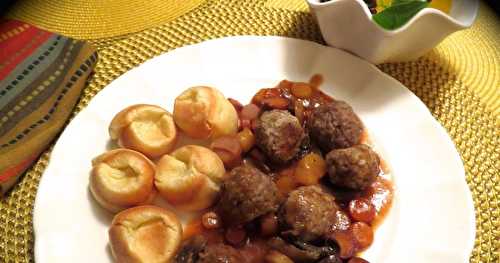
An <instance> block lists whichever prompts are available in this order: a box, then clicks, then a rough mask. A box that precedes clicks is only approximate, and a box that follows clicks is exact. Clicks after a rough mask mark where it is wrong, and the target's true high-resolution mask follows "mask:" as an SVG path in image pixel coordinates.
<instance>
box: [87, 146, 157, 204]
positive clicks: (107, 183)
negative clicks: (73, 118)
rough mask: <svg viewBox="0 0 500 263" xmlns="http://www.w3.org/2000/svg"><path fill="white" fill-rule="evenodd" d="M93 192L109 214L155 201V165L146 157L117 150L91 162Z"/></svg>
mask: <svg viewBox="0 0 500 263" xmlns="http://www.w3.org/2000/svg"><path fill="white" fill-rule="evenodd" d="M92 166H93V167H92V171H91V173H90V191H91V192H92V195H93V196H94V198H95V199H96V201H97V202H98V203H99V204H100V205H101V206H102V207H104V208H105V209H106V210H108V211H110V212H113V213H116V212H119V211H121V210H123V209H126V208H129V207H131V206H136V205H143V204H147V203H150V202H151V201H152V200H153V199H154V194H155V191H154V186H153V180H154V174H155V165H154V164H153V163H152V162H151V161H150V160H149V159H148V158H147V157H146V156H144V155H143V154H141V153H139V152H136V151H132V150H127V149H116V150H112V151H109V152H106V153H104V154H101V155H99V156H98V157H96V158H95V159H94V160H92Z"/></svg>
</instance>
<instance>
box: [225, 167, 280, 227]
mask: <svg viewBox="0 0 500 263" xmlns="http://www.w3.org/2000/svg"><path fill="white" fill-rule="evenodd" d="M279 202H280V201H279V196H278V188H277V187H276V185H275V184H274V182H273V181H272V180H271V178H270V177H269V176H267V175H265V174H264V173H262V172H261V171H260V170H258V169H257V168H255V167H252V166H250V165H242V166H238V167H236V168H234V169H233V170H231V172H230V175H229V178H228V179H227V180H226V181H225V182H224V183H223V185H222V192H221V197H220V200H219V203H218V204H217V207H216V210H217V213H218V214H219V215H220V217H221V219H222V221H223V222H224V223H225V224H226V225H238V224H243V223H246V222H249V221H251V220H253V219H255V218H257V217H259V216H261V215H264V214H267V213H269V212H275V211H277V210H278V206H279Z"/></svg>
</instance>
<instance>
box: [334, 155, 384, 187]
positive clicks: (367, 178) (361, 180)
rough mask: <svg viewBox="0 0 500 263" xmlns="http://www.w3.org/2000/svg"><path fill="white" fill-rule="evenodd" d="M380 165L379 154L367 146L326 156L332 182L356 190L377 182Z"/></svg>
mask: <svg viewBox="0 0 500 263" xmlns="http://www.w3.org/2000/svg"><path fill="white" fill-rule="evenodd" d="M379 164H380V159H379V157H378V155H377V153H375V152H374V151H373V150H372V149H371V148H370V147H369V146H367V145H356V146H354V147H351V148H347V149H338V150H333V151H331V152H330V153H328V154H327V155H326V165H327V169H328V175H329V177H330V181H331V182H332V183H333V184H334V185H338V186H342V187H346V188H350V189H354V190H362V189H364V188H366V187H368V186H370V185H371V184H372V183H373V181H375V179H376V177H377V175H378V174H379V172H380V166H379Z"/></svg>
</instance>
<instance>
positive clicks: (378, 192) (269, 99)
mask: <svg viewBox="0 0 500 263" xmlns="http://www.w3.org/2000/svg"><path fill="white" fill-rule="evenodd" d="M322 82H323V78H322V76H321V75H314V76H313V77H311V79H310V80H309V83H301V82H290V81H287V80H283V81H281V82H280V83H279V84H278V85H277V86H276V87H274V88H267V89H261V90H259V91H258V92H257V93H256V94H255V95H254V97H253V98H252V100H251V103H253V104H255V105H257V106H258V107H259V108H260V109H263V110H268V109H282V110H289V111H290V112H292V113H293V114H294V115H295V116H296V117H297V118H298V119H299V121H300V122H301V124H303V125H305V122H306V121H307V117H308V115H309V114H310V112H311V110H312V109H313V108H314V107H318V106H319V105H321V104H323V103H328V102H332V101H334V98H332V97H330V96H328V95H326V94H325V93H323V92H322V91H321V90H319V86H320V85H321V84H322ZM231 103H232V104H233V105H235V108H240V109H243V108H244V107H246V106H242V105H241V104H240V103H239V102H237V101H235V100H234V101H231ZM247 106H248V105H247ZM249 109H250V108H249ZM242 115H243V116H246V115H252V114H241V112H240V123H251V121H249V120H247V121H246V122H245V120H244V119H241V118H242V117H241V116H242ZM240 128H241V129H243V127H240ZM360 142H361V143H364V144H369V145H370V144H371V140H370V138H369V134H368V132H367V131H366V130H365V131H364V132H363V134H362V136H361V139H360ZM315 151H316V152H319V150H318V149H306V150H305V153H304V154H307V153H311V152H315ZM304 154H301V156H300V157H302V156H303V155H304ZM243 162H244V163H245V162H251V163H252V164H253V165H255V166H256V167H258V168H259V169H261V170H262V171H264V172H266V173H268V174H269V175H270V176H271V177H272V178H273V180H274V182H275V183H276V185H277V187H278V190H279V192H280V194H281V195H282V197H283V198H285V197H286V196H287V194H288V193H289V192H291V191H293V190H294V189H296V188H298V187H300V186H302V185H301V183H300V182H304V180H297V177H296V175H295V171H296V170H297V165H298V163H299V161H294V162H292V163H289V164H288V165H287V166H284V167H283V166H273V165H272V164H269V163H267V162H266V161H265V156H264V155H263V154H262V153H260V152H259V151H258V150H257V149H255V148H254V149H253V150H250V151H249V152H248V153H247V154H246V156H244V160H243ZM380 170H381V174H380V175H379V176H378V177H377V179H376V180H375V181H374V182H373V183H372V184H371V185H370V186H369V187H367V188H366V189H364V190H363V191H352V190H346V189H341V188H337V187H334V186H332V185H330V183H329V182H328V179H327V177H328V175H327V174H326V170H325V172H324V175H323V178H322V179H321V180H320V181H319V182H321V183H322V184H323V185H325V186H326V188H328V189H329V190H330V191H331V192H332V194H333V195H334V197H335V199H336V202H337V204H338V206H339V208H340V211H341V212H339V214H338V216H337V219H338V220H337V221H338V222H337V223H336V224H337V225H336V226H332V236H335V233H334V232H335V231H339V233H340V232H341V233H340V234H341V235H340V236H345V235H346V232H345V231H347V230H348V229H351V228H355V229H362V230H363V231H358V232H359V233H363V232H366V227H368V229H370V228H371V231H369V234H370V235H372V236H371V238H372V237H373V231H374V230H375V228H376V226H378V225H379V224H380V223H381V222H382V221H383V219H384V217H385V216H386V215H387V213H388V211H389V210H390V207H391V205H392V199H393V193H394V189H393V185H392V182H391V181H390V180H389V179H388V178H387V176H386V175H388V174H389V173H390V171H389V167H388V165H387V163H386V162H385V161H384V160H383V159H382V158H381V161H380ZM320 178H321V177H320ZM306 182H307V181H306ZM353 200H354V201H356V202H358V201H359V202H358V207H359V208H358V207H357V206H354V209H361V208H362V209H365V210H366V211H352V209H353V208H350V206H349V205H350V203H351V202H353ZM363 202H365V203H368V205H365V206H359V204H364V203H363ZM351 207H352V205H351ZM350 209H351V210H350ZM370 209H373V210H374V211H371V210H370ZM353 212H359V213H358V214H357V215H356V216H352V215H353V214H352V213H353ZM371 213H374V216H370V217H369V218H368V219H366V218H367V217H366V215H370V214H371ZM372 215H373V214H372ZM354 218H357V219H363V220H361V221H360V223H357V222H358V221H359V220H358V221H356V220H355V219H354ZM354 225H356V226H355V227H354ZM350 226H352V227H350ZM358 226H362V227H361V228H359V227H358ZM356 227H358V228H356ZM363 227H364V228H363ZM231 231H233V232H231ZM242 231H247V232H244V233H243V235H244V240H243V241H242V242H239V241H238V242H237V244H234V242H235V241H231V240H235V239H238V238H240V236H241V235H242V233H240V232H237V231H236V232H234V230H231V229H224V228H218V229H206V228H204V227H203V223H202V220H201V219H195V220H193V221H191V222H189V223H188V224H187V225H186V226H185V228H184V240H185V239H188V238H190V237H192V236H194V235H196V234H202V235H204V236H205V237H206V238H207V239H208V242H209V243H217V242H225V243H229V244H231V245H233V246H235V247H237V248H238V249H239V250H240V252H241V253H242V254H243V255H244V258H245V259H246V260H245V262H249V263H253V262H263V260H264V256H265V255H266V253H267V251H268V250H269V247H268V246H267V245H266V242H265V239H264V237H261V236H259V230H258V228H256V229H255V230H252V229H250V230H248V229H247V230H242ZM353 231H355V230H353ZM355 234H356V233H354V234H353V233H350V234H348V235H355ZM228 235H229V236H228ZM238 235H239V236H238ZM355 237H356V236H355ZM349 238H351V237H350V236H349ZM351 239H352V238H351ZM358 239H359V240H366V236H358ZM350 245H351V246H352V245H353V244H350ZM340 246H341V247H342V245H340ZM368 246H369V244H368ZM363 249H366V246H363V248H362V249H361V250H363ZM341 250H342V248H341ZM358 251H359V250H358Z"/></svg>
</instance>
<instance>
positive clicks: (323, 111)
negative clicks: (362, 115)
mask: <svg viewBox="0 0 500 263" xmlns="http://www.w3.org/2000/svg"><path fill="white" fill-rule="evenodd" d="M307 130H308V132H309V136H310V137H311V139H313V140H314V141H315V142H316V143H317V144H318V146H319V147H320V148H321V149H322V150H323V151H325V152H329V151H331V150H333V149H338V148H347V147H351V146H353V145H355V144H358V143H359V141H360V139H361V133H362V132H363V123H362V122H361V120H360V119H359V118H358V116H357V115H356V113H354V111H353V110H352V108H351V106H349V104H347V103H345V102H343V101H333V102H330V103H327V104H322V105H320V106H319V107H316V108H314V109H313V110H312V112H311V115H310V116H309V118H308V119H307Z"/></svg>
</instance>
